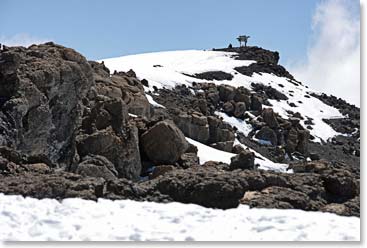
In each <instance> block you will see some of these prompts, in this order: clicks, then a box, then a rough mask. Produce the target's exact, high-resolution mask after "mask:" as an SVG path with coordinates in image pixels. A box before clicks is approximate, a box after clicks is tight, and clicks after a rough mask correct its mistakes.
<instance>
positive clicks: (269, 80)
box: [103, 50, 343, 141]
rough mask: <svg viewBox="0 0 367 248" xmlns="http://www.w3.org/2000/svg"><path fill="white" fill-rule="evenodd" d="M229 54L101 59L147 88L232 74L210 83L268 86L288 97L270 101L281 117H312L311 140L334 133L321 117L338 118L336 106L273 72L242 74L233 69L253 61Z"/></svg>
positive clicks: (180, 53)
mask: <svg viewBox="0 0 367 248" xmlns="http://www.w3.org/2000/svg"><path fill="white" fill-rule="evenodd" d="M233 55H234V53H230V52H219V51H200V50H187V51H172V52H157V53H147V54H138V55H130V56H123V57H118V58H110V59H104V60H103V61H104V63H105V65H106V66H107V67H108V68H109V69H110V70H111V71H112V72H113V71H114V70H116V71H127V70H129V69H133V70H134V71H135V72H136V74H137V76H138V78H140V79H143V78H145V79H147V80H148V81H149V87H150V89H152V87H153V86H156V87H158V88H162V87H166V88H171V87H174V86H176V85H178V84H185V85H191V83H192V82H207V80H201V79H197V78H193V77H190V76H188V75H193V74H195V73H202V72H207V71H216V70H218V71H223V72H226V73H230V74H232V75H233V79H232V80H223V81H217V80H213V81H212V82H213V83H215V84H228V85H232V86H235V87H239V86H244V87H246V88H248V89H252V88H251V83H260V84H263V85H266V86H267V85H270V86H271V87H273V88H274V89H276V90H278V91H279V92H281V93H283V94H285V95H286V96H287V97H288V98H289V99H288V100H280V101H277V100H270V103H271V104H272V105H273V109H274V111H275V112H277V113H279V114H280V115H281V116H282V117H283V118H285V119H288V115H287V112H286V111H287V110H290V111H293V112H299V113H302V115H303V116H304V117H310V118H312V119H313V122H314V124H315V125H314V128H313V129H312V130H311V131H310V132H311V134H312V135H313V136H314V137H315V138H316V139H315V141H320V139H322V140H324V141H326V140H327V139H328V138H331V137H333V136H335V135H337V134H338V133H337V132H336V131H335V130H333V129H332V128H331V127H330V126H329V125H328V124H326V123H325V122H324V121H322V119H331V118H341V117H343V115H342V114H341V113H340V112H339V111H338V110H337V109H335V108H333V107H331V106H329V105H326V104H324V103H322V102H321V101H320V100H318V99H317V98H315V97H312V96H309V97H305V95H308V93H307V92H313V91H312V90H310V89H308V88H306V86H304V85H295V84H294V83H292V82H291V81H290V80H289V79H288V78H284V77H278V76H275V75H273V74H268V73H262V74H259V73H254V74H253V76H252V77H248V76H245V75H242V74H240V73H238V72H236V71H235V70H234V68H235V67H239V66H249V65H250V64H252V63H254V62H255V61H252V60H235V59H234V58H233ZM185 74H188V75H185ZM147 90H148V89H147ZM299 101H300V102H299ZM287 102H292V103H295V104H296V107H291V106H289V104H288V103H287ZM305 120H306V119H305ZM305 120H303V121H301V124H303V125H304V126H305V127H306V125H305V124H304V121H305Z"/></svg>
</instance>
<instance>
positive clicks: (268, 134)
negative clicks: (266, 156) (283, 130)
mask: <svg viewBox="0 0 367 248" xmlns="http://www.w3.org/2000/svg"><path fill="white" fill-rule="evenodd" d="M255 137H256V138H257V139H259V140H264V141H268V142H270V143H271V144H272V145H273V146H276V145H277V143H278V138H277V135H276V133H275V132H274V130H273V129H270V128H269V127H267V126H265V127H262V128H261V129H260V131H259V132H257V133H256V135H255Z"/></svg>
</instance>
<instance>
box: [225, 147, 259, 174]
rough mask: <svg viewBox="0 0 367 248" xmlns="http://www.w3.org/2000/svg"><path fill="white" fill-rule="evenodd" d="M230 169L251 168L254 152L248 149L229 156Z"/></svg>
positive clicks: (253, 163) (253, 167) (253, 162)
mask: <svg viewBox="0 0 367 248" xmlns="http://www.w3.org/2000/svg"><path fill="white" fill-rule="evenodd" d="M229 168H230V169H231V170H236V169H242V170H253V169H256V167H255V154H254V153H253V152H251V151H249V150H243V151H241V152H240V153H239V154H238V155H236V156H234V157H232V158H231V164H230V165H229Z"/></svg>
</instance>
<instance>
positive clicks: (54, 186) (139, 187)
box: [0, 161, 360, 216]
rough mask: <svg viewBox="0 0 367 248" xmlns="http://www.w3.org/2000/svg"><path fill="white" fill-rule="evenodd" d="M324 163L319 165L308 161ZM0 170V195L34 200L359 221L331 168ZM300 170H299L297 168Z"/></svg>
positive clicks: (339, 170) (342, 180)
mask: <svg viewBox="0 0 367 248" xmlns="http://www.w3.org/2000/svg"><path fill="white" fill-rule="evenodd" d="M313 163H314V164H315V163H324V162H322V161H321V162H313ZM18 166H19V168H18V169H17V170H16V171H14V172H13V173H12V174H7V175H6V174H4V172H3V171H0V192H4V193H6V194H21V195H23V196H32V197H36V198H44V197H48V198H56V199H63V198H67V197H82V198H85V199H93V200H95V199H96V198H98V197H104V198H109V199H133V200H149V201H157V202H170V201H178V202H182V203H194V204H199V205H202V206H205V207H212V208H221V209H228V208H234V207H237V206H238V205H239V204H240V203H242V204H247V205H249V206H251V207H261V208H287V209H289V208H293V209H303V210H310V211H320V210H321V211H330V212H334V213H337V214H341V215H347V216H350V215H353V216H359V201H360V200H359V190H358V189H359V175H358V174H355V173H354V172H353V171H348V170H345V169H344V168H343V167H340V166H339V167H338V166H337V165H333V164H327V165H326V166H324V169H321V170H320V169H312V170H309V168H316V167H318V168H321V167H323V166H315V165H307V164H306V165H305V166H304V168H306V169H305V170H304V171H303V172H302V173H294V174H287V173H275V172H271V171H262V170H239V169H237V170H230V169H229V167H228V166H226V165H225V164H220V163H206V164H205V165H203V166H192V167H190V168H188V169H176V167H174V166H169V165H167V166H166V165H165V166H158V167H156V168H158V169H157V171H156V172H153V174H152V177H151V180H148V181H143V182H132V181H129V180H127V179H116V180H107V181H106V180H104V179H102V178H91V177H84V176H81V175H76V174H71V173H65V172H52V171H49V172H43V173H40V172H35V171H25V170H24V169H23V168H24V165H18ZM300 166H302V165H300Z"/></svg>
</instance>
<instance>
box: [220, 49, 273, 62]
mask: <svg viewBox="0 0 367 248" xmlns="http://www.w3.org/2000/svg"><path fill="white" fill-rule="evenodd" d="M214 51H224V52H234V53H236V55H234V57H235V58H236V59H238V60H255V61H257V62H265V63H269V64H274V65H276V64H278V61H279V53H278V52H272V51H269V50H266V49H263V48H261V47H256V46H246V47H232V48H221V49H214Z"/></svg>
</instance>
